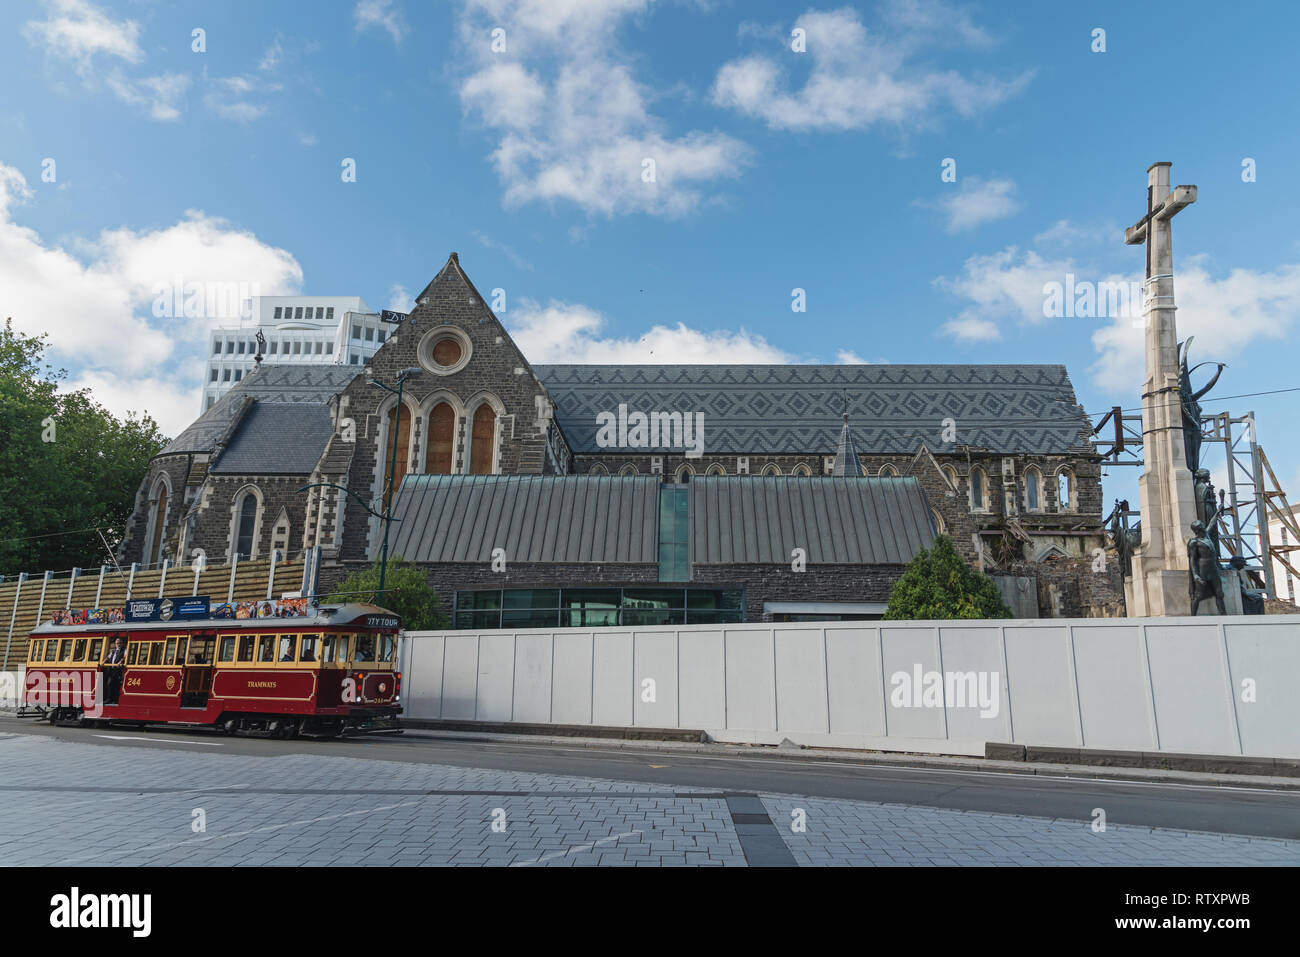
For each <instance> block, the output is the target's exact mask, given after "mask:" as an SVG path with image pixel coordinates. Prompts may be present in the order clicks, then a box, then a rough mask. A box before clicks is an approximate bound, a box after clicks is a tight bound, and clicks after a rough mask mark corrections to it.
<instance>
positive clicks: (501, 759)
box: [0, 715, 1300, 840]
mask: <svg viewBox="0 0 1300 957" xmlns="http://www.w3.org/2000/svg"><path fill="white" fill-rule="evenodd" d="M0 733H19V734H32V735H41V736H46V737H53V738H57V739H61V740H66V741H73V742H78V743H81V744H98V745H104V746H109V747H134V748H149V749H158V748H164V749H177V750H189V751H199V752H208V753H228V754H242V755H252V756H266V757H271V756H276V755H284V754H319V755H335V756H342V757H349V758H363V759H366V758H368V759H373V760H379V761H401V762H410V763H418V764H440V765H450V766H453V767H462V768H490V769H496V770H508V771H529V772H539V773H546V774H565V775H578V776H584V777H598V778H605V779H613V780H621V781H636V782H647V783H653V784H663V785H665V786H672V785H679V786H692V787H702V788H710V789H716V790H718V791H729V792H730V791H743V792H764V793H775V794H796V795H806V796H809V797H820V798H832V799H846V800H854V801H875V802H883V803H891V804H913V805H921V806H927V807H936V808H947V809H954V810H964V811H988V812H993V813H1000V814H1022V815H1029V816H1033V817H1047V818H1063V819H1067V820H1078V821H1087V820H1091V818H1092V815H1093V809H1094V808H1104V809H1105V812H1106V816H1107V819H1108V820H1109V821H1111V822H1113V823H1116V824H1129V825H1140V826H1145V827H1161V828H1172V829H1176V830H1192V831H1209V832H1212V833H1221V834H1240V835H1249V836H1255V837H1273V838H1287V839H1291V840H1296V839H1300V791H1295V790H1273V789H1268V788H1257V787H1247V786H1239V785H1222V786H1215V785H1203V784H1176V783H1166V782H1145V781H1143V782H1139V781H1131V780H1122V779H1108V778H1094V777H1086V778H1083V777H1079V778H1075V777H1065V776H1050V777H1049V776H1044V775H1034V774H1017V773H1011V772H999V771H979V770H977V771H960V770H949V769H944V768H913V767H891V766H883V767H882V766H877V765H873V766H863V765H860V764H851V763H844V764H837V763H831V762H824V761H807V760H800V759H798V758H790V759H781V758H770V757H763V758H749V757H745V756H743V755H732V754H718V755H709V754H696V753H681V752H675V751H672V750H667V749H665V750H656V749H650V748H646V749H642V748H638V749H636V750H625V749H617V748H610V749H601V748H588V747H565V746H563V745H557V744H550V743H541V742H538V743H535V744H534V743H532V742H527V743H521V742H497V741H484V740H481V739H466V738H463V737H457V736H455V735H453V734H440V733H435V732H418V733H407V734H404V735H397V736H375V737H367V738H361V739H348V740H342V741H311V740H296V741H278V740H268V739H257V738H230V737H225V736H224V735H218V734H214V733H211V732H206V731H180V730H172V729H167V730H162V729H158V730H147V731H137V730H131V729H125V728H111V729H88V728H51V727H50V726H49V725H47V724H37V723H35V722H34V721H32V720H28V719H17V718H14V717H11V716H8V715H5V716H0Z"/></svg>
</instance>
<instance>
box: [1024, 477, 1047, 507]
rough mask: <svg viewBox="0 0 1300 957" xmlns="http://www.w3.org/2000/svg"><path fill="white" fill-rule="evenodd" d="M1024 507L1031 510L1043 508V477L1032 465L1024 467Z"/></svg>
mask: <svg viewBox="0 0 1300 957" xmlns="http://www.w3.org/2000/svg"><path fill="white" fill-rule="evenodd" d="M1025 508H1026V509H1028V510H1029V511H1031V512H1041V511H1042V510H1043V478H1042V476H1041V475H1039V474H1038V469H1036V468H1034V467H1033V466H1030V467H1029V468H1027V469H1025Z"/></svg>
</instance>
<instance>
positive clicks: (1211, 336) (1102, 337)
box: [1091, 256, 1300, 391]
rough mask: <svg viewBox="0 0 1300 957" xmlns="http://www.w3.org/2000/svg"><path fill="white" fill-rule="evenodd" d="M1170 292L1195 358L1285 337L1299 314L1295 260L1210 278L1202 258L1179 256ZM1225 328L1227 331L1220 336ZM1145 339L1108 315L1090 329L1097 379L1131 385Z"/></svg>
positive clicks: (1234, 352) (1141, 374) (1142, 367)
mask: <svg viewBox="0 0 1300 957" xmlns="http://www.w3.org/2000/svg"><path fill="white" fill-rule="evenodd" d="M1132 278H1134V279H1136V280H1140V279H1141V276H1140V275H1139V274H1134V276H1133V277H1132ZM1174 297H1175V302H1176V304H1177V306H1178V319H1177V322H1178V338H1179V339H1184V340H1185V339H1186V338H1187V337H1188V336H1196V337H1198V340H1199V341H1198V342H1196V343H1194V344H1193V346H1192V349H1193V355H1194V356H1195V357H1196V358H1195V362H1200V361H1203V360H1206V359H1219V360H1224V361H1231V359H1232V358H1233V357H1235V356H1239V355H1241V354H1242V353H1243V352H1244V351H1245V350H1246V348H1247V347H1248V346H1250V345H1252V344H1254V343H1255V342H1257V341H1259V340H1270V339H1271V340H1286V339H1288V338H1289V337H1290V336H1291V335H1292V334H1293V332H1294V330H1295V328H1296V325H1297V319H1300V263H1292V264H1289V265H1283V266H1279V267H1278V268H1277V269H1275V270H1273V271H1272V272H1265V271H1263V270H1255V269H1234V270H1232V271H1231V272H1230V273H1228V275H1226V276H1224V277H1222V278H1218V279H1216V278H1215V277H1214V276H1212V275H1211V274H1210V272H1209V270H1208V268H1207V266H1206V260H1205V258H1204V257H1201V256H1188V257H1184V258H1183V260H1182V261H1180V262H1178V263H1175V265H1174ZM1225 329H1230V330H1232V334H1231V335H1227V336H1225V335H1224V334H1223V331H1224V330H1225ZM1145 342H1146V332H1145V330H1144V329H1143V328H1142V326H1141V325H1137V326H1134V324H1133V323H1132V322H1131V321H1130V320H1127V319H1116V320H1113V321H1112V322H1111V323H1110V324H1109V325H1107V326H1105V327H1104V328H1101V329H1098V330H1097V331H1096V332H1095V333H1093V336H1092V344H1093V346H1094V347H1095V348H1096V350H1097V352H1098V359H1097V361H1096V362H1095V363H1094V364H1093V366H1092V369H1091V372H1092V374H1093V377H1094V378H1095V379H1096V381H1097V383H1098V384H1099V385H1101V386H1103V387H1105V388H1110V389H1123V390H1127V391H1133V390H1135V389H1137V388H1138V387H1139V386H1140V385H1141V383H1142V380H1143V379H1144V378H1145V375H1146V359H1145V353H1144V350H1145ZM1195 362H1193V364H1195ZM1228 374H1229V373H1225V375H1228ZM1234 391H1241V390H1234ZM1245 391H1250V390H1245Z"/></svg>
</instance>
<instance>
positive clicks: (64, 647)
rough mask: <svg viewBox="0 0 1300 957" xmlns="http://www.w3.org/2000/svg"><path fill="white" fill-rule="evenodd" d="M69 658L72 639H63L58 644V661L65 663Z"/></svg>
mask: <svg viewBox="0 0 1300 957" xmlns="http://www.w3.org/2000/svg"><path fill="white" fill-rule="evenodd" d="M71 657H72V639H71V638H64V639H63V641H61V642H59V660H60V661H67V660H68V659H69V658H71Z"/></svg>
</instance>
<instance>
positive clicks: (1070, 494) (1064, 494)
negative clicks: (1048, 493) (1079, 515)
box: [1056, 469, 1074, 512]
mask: <svg viewBox="0 0 1300 957" xmlns="http://www.w3.org/2000/svg"><path fill="white" fill-rule="evenodd" d="M1056 508H1057V510H1058V511H1061V512H1070V511H1073V510H1074V476H1073V475H1072V474H1071V473H1070V470H1069V469H1061V471H1059V472H1057V473H1056Z"/></svg>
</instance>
